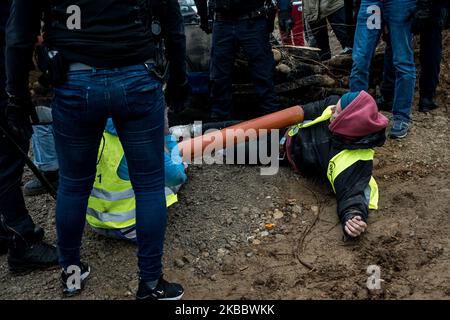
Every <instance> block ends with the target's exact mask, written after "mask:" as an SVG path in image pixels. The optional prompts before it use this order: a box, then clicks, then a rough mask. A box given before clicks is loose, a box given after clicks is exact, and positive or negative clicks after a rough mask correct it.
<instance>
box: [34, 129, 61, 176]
mask: <svg viewBox="0 0 450 320" xmlns="http://www.w3.org/2000/svg"><path fill="white" fill-rule="evenodd" d="M31 142H32V146H33V155H34V164H35V165H36V166H37V167H38V168H39V170H41V171H45V172H49V171H56V170H58V169H59V165H58V157H57V156H56V150H55V139H54V137H53V126H52V125H39V126H33V136H32V137H31Z"/></svg>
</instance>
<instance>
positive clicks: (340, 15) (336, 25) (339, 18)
mask: <svg viewBox="0 0 450 320" xmlns="http://www.w3.org/2000/svg"><path fill="white" fill-rule="evenodd" d="M327 19H328V21H329V22H330V25H331V28H332V29H333V31H334V33H335V34H336V38H337V39H338V41H339V43H340V44H341V46H342V49H344V48H346V47H348V48H352V47H353V41H351V40H350V37H349V34H350V28H347V25H346V20H345V7H342V8H341V9H339V10H338V11H336V12H334V13H332V14H330V15H329V16H328V17H327Z"/></svg>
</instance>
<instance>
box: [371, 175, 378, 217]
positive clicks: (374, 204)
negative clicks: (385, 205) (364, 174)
mask: <svg viewBox="0 0 450 320" xmlns="http://www.w3.org/2000/svg"><path fill="white" fill-rule="evenodd" d="M369 186H370V201H369V209H371V210H378V200H379V197H380V194H379V192H378V184H377V182H376V180H375V178H374V177H371V178H370V182H369Z"/></svg>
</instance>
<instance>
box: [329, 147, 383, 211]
mask: <svg viewBox="0 0 450 320" xmlns="http://www.w3.org/2000/svg"><path fill="white" fill-rule="evenodd" d="M374 155H375V151H374V150H373V149H357V150H343V151H341V152H339V153H338V154H337V155H335V156H334V157H333V159H331V160H330V162H329V163H328V172H327V177H328V180H329V181H330V183H331V186H332V188H333V191H334V193H336V189H335V187H334V181H335V180H336V178H337V177H338V176H339V175H340V174H341V173H342V172H344V171H345V170H346V169H347V168H349V167H351V166H352V165H354V164H355V163H356V162H358V161H360V160H361V161H370V160H373V157H374ZM369 187H370V199H369V209H373V210H376V209H378V200H379V191H378V184H377V182H376V181H375V178H374V177H371V178H370V181H369Z"/></svg>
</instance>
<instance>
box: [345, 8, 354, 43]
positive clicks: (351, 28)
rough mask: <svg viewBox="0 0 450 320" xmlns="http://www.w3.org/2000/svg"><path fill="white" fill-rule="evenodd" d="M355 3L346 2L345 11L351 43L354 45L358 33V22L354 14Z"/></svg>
mask: <svg viewBox="0 0 450 320" xmlns="http://www.w3.org/2000/svg"><path fill="white" fill-rule="evenodd" d="M353 2H354V1H353V0H344V10H345V24H346V25H347V29H348V38H349V42H350V43H352V44H353V39H354V37H355V31H356V20H355V14H354V3H353Z"/></svg>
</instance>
